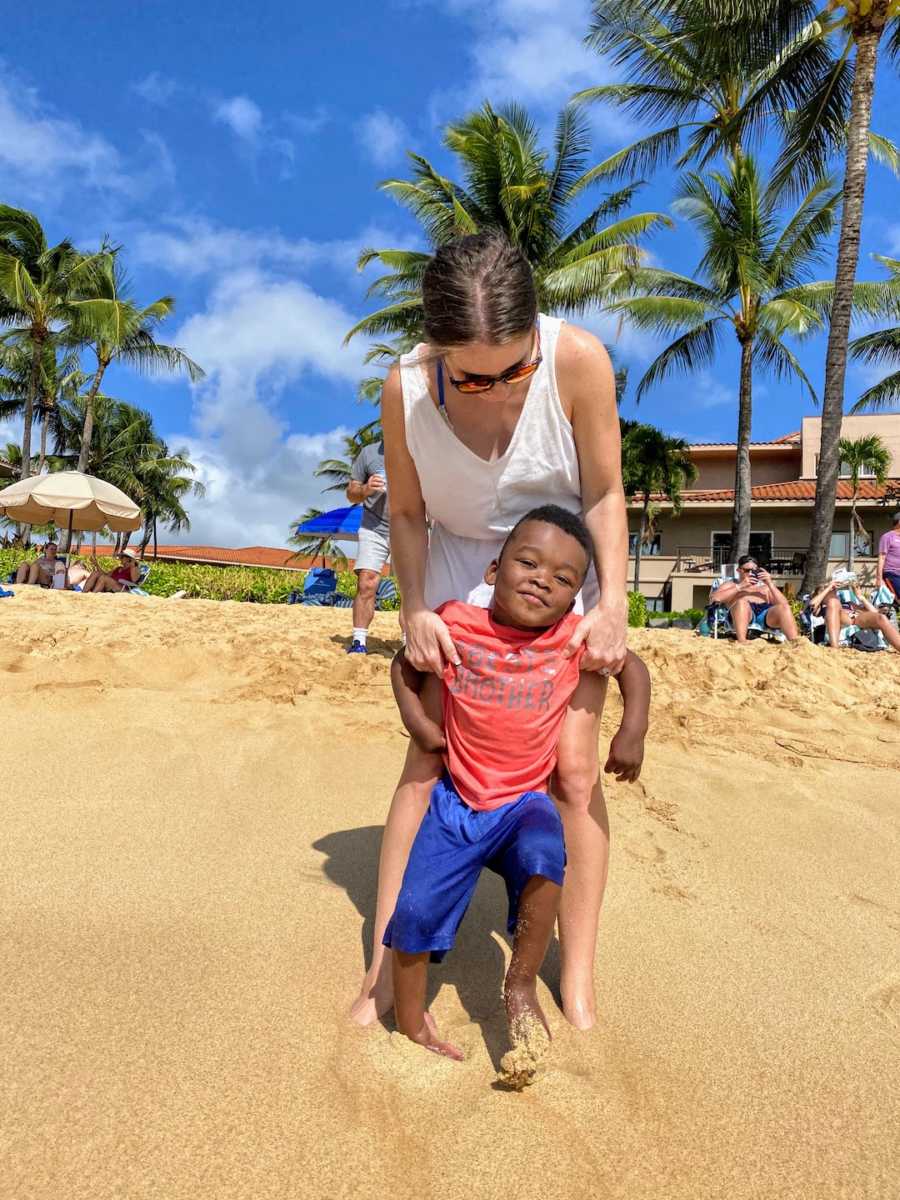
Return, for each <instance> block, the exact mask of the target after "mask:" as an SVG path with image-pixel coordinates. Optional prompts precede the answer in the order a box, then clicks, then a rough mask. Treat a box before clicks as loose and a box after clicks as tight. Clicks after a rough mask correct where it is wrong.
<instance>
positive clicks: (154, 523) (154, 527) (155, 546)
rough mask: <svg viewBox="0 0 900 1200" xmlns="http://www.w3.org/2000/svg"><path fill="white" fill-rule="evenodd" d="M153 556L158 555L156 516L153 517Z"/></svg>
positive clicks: (156, 556)
mask: <svg viewBox="0 0 900 1200" xmlns="http://www.w3.org/2000/svg"><path fill="white" fill-rule="evenodd" d="M153 557H154V558H158V557H159V543H158V542H157V540H156V517H154V518H153Z"/></svg>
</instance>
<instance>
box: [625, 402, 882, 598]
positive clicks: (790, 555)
mask: <svg viewBox="0 0 900 1200" xmlns="http://www.w3.org/2000/svg"><path fill="white" fill-rule="evenodd" d="M871 434H877V435H878V436H879V437H880V438H881V440H882V441H883V442H884V444H885V446H886V448H887V450H888V452H889V454H890V456H891V465H890V467H889V470H888V475H889V478H888V480H887V482H886V483H885V484H883V485H878V484H876V483H875V482H874V480H872V479H871V478H868V479H867V478H866V477H865V473H863V475H862V478H861V481H860V489H859V496H858V499H857V512H858V514H859V516H860V518H861V519H862V522H863V524H864V526H865V530H866V533H865V537H864V538H863V537H857V540H856V544H855V546H854V567H855V569H856V570H858V571H859V572H860V577H861V578H862V579H863V581H866V582H868V581H870V580H874V576H875V566H876V556H877V550H878V539H879V538H880V537H881V535H882V534H883V533H885V532H886V531H887V530H888V529H889V528H890V527H891V514H892V513H894V512H895V511H897V510H898V509H900V413H888V414H877V415H862V416H852V417H851V416H848V417H844V421H843V426H842V436H843V437H845V438H848V439H855V438H860V437H867V436H869V435H871ZM820 439H821V418H820V417H804V418H803V424H802V427H801V429H799V430H798V431H797V432H795V433H788V434H786V435H785V436H784V437H780V438H777V439H776V440H775V441H773V442H754V443H752V444H751V447H750V467H751V472H752V485H753V490H752V506H751V514H752V515H751V520H752V532H751V535H750V551H751V553H753V554H755V555H756V556H757V557H758V559H759V561H760V563H761V564H762V565H763V566H766V567H767V568H768V569H769V570H770V571H771V573H772V575H773V577H774V578H775V580H776V582H777V583H778V584H779V586H785V585H789V586H792V587H793V588H794V589H796V588H797V587H798V586H799V584H800V579H801V576H802V574H803V569H804V566H805V561H806V550H807V546H808V544H809V533H810V527H811V523H812V512H813V502H814V499H815V493H816V467H817V464H818V455H819V443H820ZM690 453H691V459H692V460H693V462H694V464H695V466H696V467H697V472H698V474H697V479H696V480H695V482H694V483H693V484H692V486H691V488H690V490H688V491H685V492H684V493H683V497H682V511H681V515H680V516H678V517H675V516H673V515H672V504H671V501H669V500H666V499H664V498H662V497H654V499H653V502H652V508H653V509H655V511H656V516H655V519H654V521H653V529H652V531H651V536H650V538H649V540H648V541H647V542H646V543H645V545H644V547H643V550H642V555H641V570H640V591H641V592H643V594H644V595H645V596H646V597H647V603H648V607H650V608H651V609H656V610H662V611H670V610H676V611H681V610H683V609H687V608H702V607H704V606H705V605H706V603H707V601H708V597H709V590H710V587H711V585H712V583H713V582H714V580H715V579H716V578H717V577H718V575H719V573H720V569H721V567H722V564H723V563H725V562H728V561H730V559H731V546H730V542H731V513H732V508H733V506H734V469H735V458H736V453H737V447H736V446H735V444H734V443H727V442H709V443H707V442H700V443H696V444H693V445H692V446H691V448H690ZM848 475H849V472H848V471H847V470H846V468H845V467H842V468H841V479H840V482H839V483H838V493H837V508H836V512H835V518H834V533H833V536H832V539H831V556H830V558H831V566H832V567H837V566H842V565H843V566H846V564H847V559H848V555H849V550H850V504H851V495H852V493H851V487H850V482H849V479H848V478H847V476H848ZM640 514H641V501H640V500H639V499H635V500H631V501H629V529H630V531H631V534H630V543H631V545H630V551H631V553H630V558H629V576H628V578H629V582H630V584H631V586H632V587H633V586H634V566H635V559H634V551H635V545H636V542H637V537H638V533H637V531H638V530H639V528H640Z"/></svg>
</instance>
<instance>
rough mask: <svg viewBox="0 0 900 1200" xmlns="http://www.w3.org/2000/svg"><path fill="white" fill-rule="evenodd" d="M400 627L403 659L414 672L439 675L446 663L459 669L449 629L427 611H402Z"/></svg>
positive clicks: (437, 617)
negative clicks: (404, 648) (402, 636)
mask: <svg viewBox="0 0 900 1200" xmlns="http://www.w3.org/2000/svg"><path fill="white" fill-rule="evenodd" d="M400 624H401V626H402V628H403V632H404V633H405V634H406V651H405V653H406V658H407V659H408V661H409V663H410V665H411V666H413V667H415V669H416V670H417V671H431V672H432V673H433V674H435V675H438V676H440V675H443V673H444V667H445V665H446V664H447V663H448V662H452V663H453V664H454V665H455V666H457V667H458V666H459V664H460V661H461V660H460V657H459V654H458V653H457V650H456V647H455V646H454V644H453V638H452V637H451V636H450V630H449V629H448V628H447V626H446V625H445V624H444V622H443V621H442V620H441V618H440V617H439V616H438V615H437V613H434V612H432V611H431V610H430V609H428V608H422V609H418V610H417V611H415V612H410V613H407V612H402V613H401V617H400Z"/></svg>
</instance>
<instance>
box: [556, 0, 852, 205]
mask: <svg viewBox="0 0 900 1200" xmlns="http://www.w3.org/2000/svg"><path fill="white" fill-rule="evenodd" d="M798 7H803V6H798V5H796V4H795V3H794V0H744V2H743V3H734V2H733V3H731V4H729V5H725V4H723V3H722V0H594V4H593V20H592V23H591V27H590V31H589V33H588V36H587V38H586V41H587V44H588V45H589V46H592V47H593V48H594V49H596V50H597V51H598V52H599V53H601V54H603V55H604V56H607V57H608V58H609V59H611V61H612V63H613V64H614V65H615V66H616V67H619V68H622V69H623V70H624V74H625V81H624V82H621V83H610V84H604V85H603V86H601V87H590V88H585V89H584V90H583V91H581V92H578V93H577V94H576V95H575V96H574V97H573V102H574V103H576V104H588V103H600V102H602V103H612V104H614V105H616V106H618V107H621V108H624V109H625V110H626V112H628V113H629V115H630V116H632V117H633V118H635V119H636V120H637V122H638V123H639V124H641V125H656V124H662V125H663V128H661V129H657V130H655V131H654V132H653V133H651V134H649V135H645V136H643V137H641V138H639V139H638V141H636V142H634V143H633V144H632V145H630V146H627V147H626V148H625V149H623V150H620V151H618V152H617V153H616V154H614V155H612V156H611V157H610V158H608V159H606V160H605V161H604V162H602V163H600V164H598V165H597V166H596V167H595V168H594V175H595V177H597V178H611V177H615V176H621V175H623V174H624V175H626V176H628V177H633V176H634V175H636V174H643V173H645V172H646V171H648V170H652V169H653V168H654V167H656V166H657V165H658V164H659V163H660V162H661V161H663V160H668V159H671V158H672V157H674V156H677V158H676V165H677V166H678V167H684V166H686V165H688V164H692V163H693V164H696V165H697V166H699V167H700V168H702V167H704V166H706V165H707V164H709V163H710V162H711V161H712V160H713V159H714V158H716V157H717V156H721V155H724V156H725V157H727V158H732V159H734V158H738V157H740V155H741V154H743V153H744V152H745V151H746V150H748V149H752V148H753V146H754V145H755V144H756V143H757V142H758V141H759V140H760V139H761V137H763V136H764V135H768V136H769V137H771V134H772V133H773V132H776V133H777V132H779V131H780V132H781V133H782V135H784V136H786V134H787V129H788V126H789V124H790V117H791V114H792V113H793V112H795V111H797V110H798V109H800V108H801V107H802V106H803V105H804V104H805V103H806V102H807V101H808V99H809V97H810V95H811V94H812V95H817V96H819V97H820V104H819V112H820V121H819V124H818V125H817V126H816V135H817V137H816V140H815V141H814V142H810V143H809V144H808V145H807V146H806V147H805V148H804V149H803V151H802V154H801V157H802V160H803V163H804V165H807V166H808V169H809V170H810V172H811V176H812V177H815V176H817V175H819V174H820V173H821V171H822V169H823V167H824V158H825V157H827V155H825V156H824V157H823V155H822V153H821V141H822V140H823V139H824V138H827V137H828V136H830V137H831V139H832V140H833V141H838V140H840V136H841V132H842V130H843V128H844V123H845V121H846V117H847V113H848V108H849V105H848V98H849V85H848V80H847V74H846V71H842V72H841V73H840V74H839V75H838V78H837V79H836V80H834V79H833V71H834V68H835V66H836V59H835V57H834V55H833V53H832V51H831V47H830V45H829V43H828V41H827V39H825V38H824V37H823V36H822V32H823V25H822V22H821V21H819V20H818V19H817V18H816V16H815V13H812V14H808V13H805V12H804V13H800V12H798ZM825 85H830V86H827V87H826V86H825ZM812 181H813V179H812V178H810V179H809V180H808V181H807V186H808V185H809V183H811V182H812Z"/></svg>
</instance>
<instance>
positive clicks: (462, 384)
mask: <svg viewBox="0 0 900 1200" xmlns="http://www.w3.org/2000/svg"><path fill="white" fill-rule="evenodd" d="M543 361H544V358H543V355H542V354H541V335H540V331H539V330H538V333H537V358H533V359H532V360H531V361H530V362H523V363H517V364H516V365H515V366H514V367H509V368H508V370H506V371H501V372H500V374H499V375H467V376H466V377H465V379H454V378H453V376H452V375H451V374H450V370H449V368H448V370H447V378H448V379H449V380H450V382H451V383H452V384H453V386H454V387H455V388H456V390H457V391H458V392H462V393H463V394H464V395H467V396H471V395H474V394H475V393H476V392H489V391H490V390H491V388H492V387H494V385H495V384H498V383H522V382H524V380H526V379H530V378H531V377H532V375H533V374H534V373H535V371H536V370H537V369H538V367H539V366H540V365H541V363H542V362H543Z"/></svg>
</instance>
